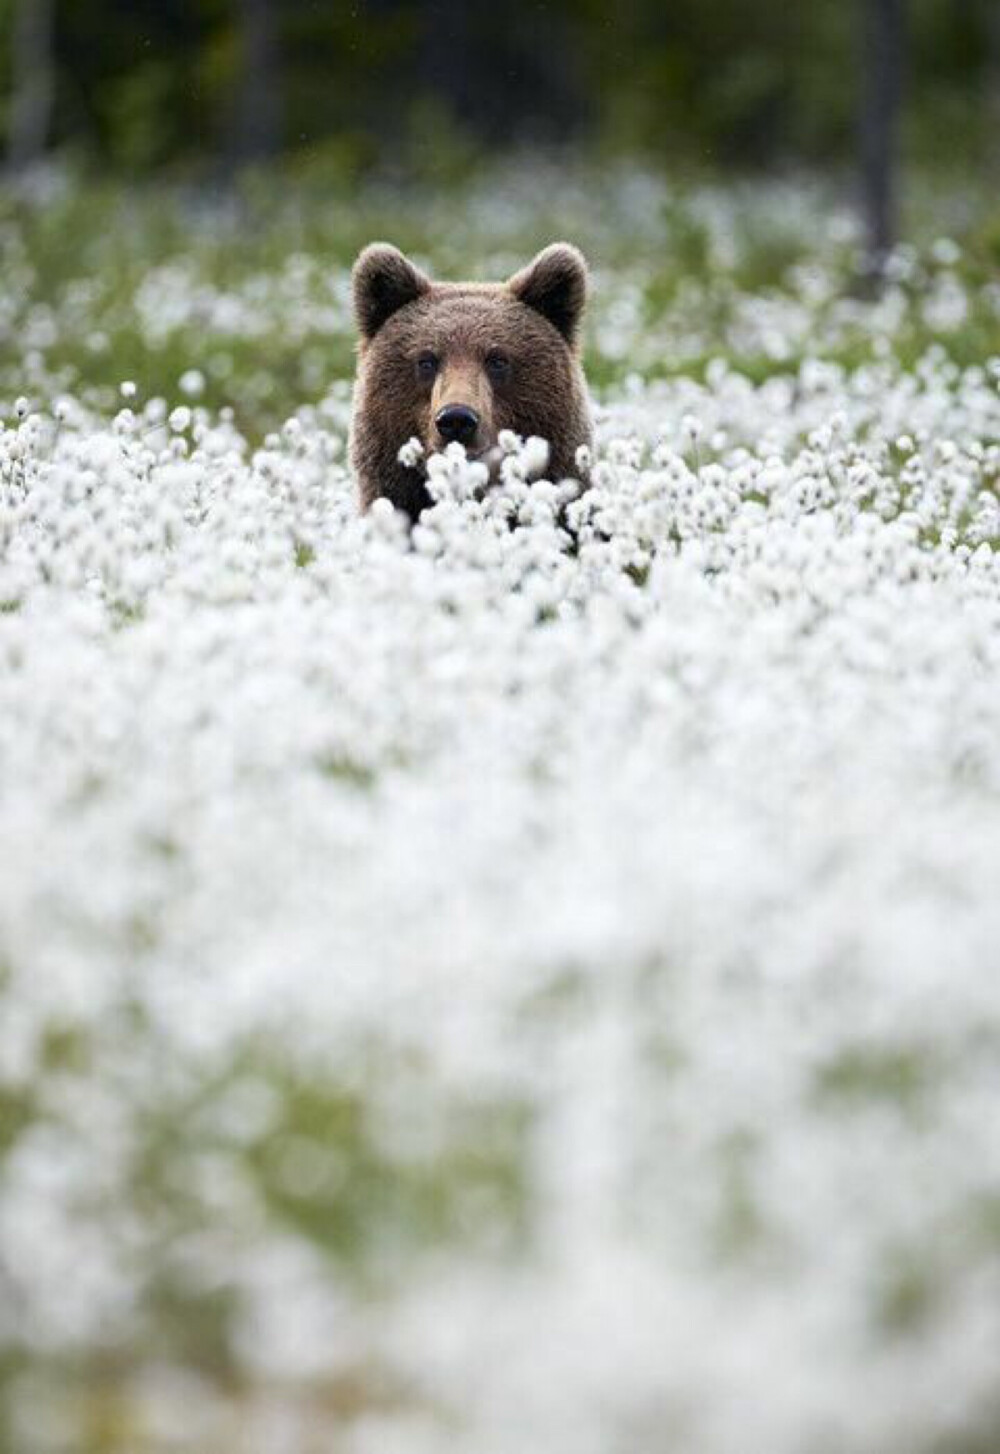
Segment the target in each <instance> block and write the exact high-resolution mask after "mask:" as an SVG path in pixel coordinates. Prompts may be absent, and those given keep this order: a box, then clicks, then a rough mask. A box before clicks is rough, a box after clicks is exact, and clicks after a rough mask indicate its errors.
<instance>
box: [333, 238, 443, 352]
mask: <svg viewBox="0 0 1000 1454" xmlns="http://www.w3.org/2000/svg"><path fill="white" fill-rule="evenodd" d="M351 284H352V287H353V290H354V317H355V319H356V320H357V325H358V332H359V333H360V334H361V337H362V338H364V339H366V340H367V339H370V338H374V337H375V335H376V333H377V332H378V331H379V329H380V328H381V327H382V324H383V323H385V321H386V319H387V318H391V317H392V315H393V314H394V313H395V312H397V310H398V309H400V308H402V307H403V305H404V304H405V303H412V302H413V300H414V299H415V298H419V297H420V296H421V294H423V293H426V292H427V291H428V289H429V288H430V286H431V280H430V278H428V277H427V276H426V274H425V273H422V272H421V271H420V269H419V268H415V267H414V266H413V264H412V263H411V262H410V260H409V258H408V257H404V256H403V254H402V253H401V252H400V250H399V248H398V247H393V246H392V245H391V244H390V243H388V242H372V243H369V245H368V246H367V247H366V248H365V249H364V250H363V251H362V252H360V253H359V254H358V259H357V262H356V263H355V264H354V271H353V272H352V274H351Z"/></svg>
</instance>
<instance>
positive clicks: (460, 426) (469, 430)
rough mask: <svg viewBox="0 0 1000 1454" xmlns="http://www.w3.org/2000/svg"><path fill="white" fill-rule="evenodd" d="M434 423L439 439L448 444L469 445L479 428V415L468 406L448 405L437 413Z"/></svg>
mask: <svg viewBox="0 0 1000 1454" xmlns="http://www.w3.org/2000/svg"><path fill="white" fill-rule="evenodd" d="M434 423H435V424H436V425H437V430H438V433H439V434H440V436H441V438H442V439H444V440H446V441H447V442H448V443H449V444H450V443H451V442H452V440H457V441H458V443H459V444H470V443H471V442H472V440H473V439H474V438H475V435H476V430H477V429H478V428H479V415H478V414H477V413H476V411H475V409H470V408H469V406H468V404H448V405H446V406H445V408H444V409H442V410H441V411H440V412H439V414H438V415H437V417H436V419H435V420H434Z"/></svg>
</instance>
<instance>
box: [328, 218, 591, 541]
mask: <svg viewBox="0 0 1000 1454" xmlns="http://www.w3.org/2000/svg"><path fill="white" fill-rule="evenodd" d="M353 285H354V311H355V315H356V318H357V325H358V332H359V334H360V341H359V345H358V353H359V358H358V373H357V381H356V384H355V391H354V413H353V419H352V424H351V461H352V464H353V466H354V469H355V472H356V474H357V478H358V489H359V494H360V503H361V508H362V509H363V510H366V509H367V508H368V506H369V505H370V504H371V503H372V501H373V500H375V499H377V498H378V497H379V496H386V497H387V498H388V499H390V500H391V501H392V503H393V504H394V505H396V506H397V507H398V508H399V509H401V510H404V511H406V513H407V514H408V515H409V516H410V517H411V519H416V517H417V516H418V515H419V514H420V512H421V510H423V509H424V508H425V507H426V506H427V505H429V504H430V503H431V499H430V495H429V494H428V491H427V487H426V484H425V482H424V474H423V471H422V468H421V467H420V466H419V465H417V466H412V467H411V466H409V465H404V464H402V463H400V460H399V451H400V448H401V447H402V446H403V445H404V444H406V443H407V441H408V440H410V439H411V438H413V437H416V438H417V439H418V440H419V441H420V443H421V444H422V446H423V449H424V453H425V455H427V454H432V453H434V452H436V451H438V450H441V449H444V448H445V446H446V445H448V444H449V443H451V442H452V441H458V443H460V444H462V445H464V446H465V448H466V450H467V452H468V454H469V456H470V457H472V458H480V459H482V458H486V459H487V460H488V462H490V463H495V460H496V457H497V450H496V443H497V436H498V435H499V433H500V431H501V430H504V429H509V430H513V431H514V433H516V434H519V435H522V436H523V437H524V438H527V437H528V436H529V435H533V434H534V435H539V436H541V438H543V439H545V440H547V441H548V444H549V448H550V454H549V464H548V468H547V470H546V474H547V475H548V476H549V477H551V478H552V479H555V480H560V479H564V478H566V477H567V476H575V477H577V478H579V475H580V470H579V467H578V465H577V463H576V451H577V450H578V448H579V447H580V446H581V445H584V444H589V443H590V440H591V422H590V411H589V408H588V403H587V386H586V381H585V379H584V376H583V369H582V367H581V365H580V353H579V335H580V323H581V319H582V315H583V309H584V305H585V303H586V300H587V265H586V263H585V261H584V259H583V256H582V254H581V253H580V252H578V251H577V249H576V248H575V247H572V246H570V244H569V243H565V242H557V243H553V244H552V245H551V247H547V248H545V249H544V250H543V251H542V252H540V253H539V254H538V256H537V257H536V258H535V259H534V261H533V262H531V263H529V264H528V266H527V267H526V268H524V269H522V271H521V272H519V273H515V274H514V276H513V277H512V278H510V279H509V280H508V281H507V282H506V283H438V282H432V281H431V279H430V278H428V277H427V276H426V274H424V273H422V272H421V271H420V270H419V268H416V267H414V265H413V263H411V262H410V261H409V259H408V258H406V257H404V256H403V254H402V253H401V252H400V251H399V250H398V249H397V248H395V247H391V246H390V245H389V244H388V243H380V242H377V243H372V244H371V245H370V246H369V247H366V248H365V249H364V251H363V252H362V253H361V254H360V256H359V257H358V259H357V262H356V263H355V265H354V274H353Z"/></svg>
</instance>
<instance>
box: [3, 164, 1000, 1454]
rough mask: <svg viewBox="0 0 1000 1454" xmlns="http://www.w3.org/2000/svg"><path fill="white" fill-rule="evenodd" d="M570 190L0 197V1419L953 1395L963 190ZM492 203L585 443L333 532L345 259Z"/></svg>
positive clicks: (817, 1432)
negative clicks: (872, 235)
mask: <svg viewBox="0 0 1000 1454" xmlns="http://www.w3.org/2000/svg"><path fill="white" fill-rule="evenodd" d="M542 199H544V206H542V205H540V204H541V200H542ZM599 200H600V205H595V200H594V195H593V189H592V187H583V186H577V185H576V184H573V183H571V182H570V181H567V180H563V181H562V182H559V183H556V182H555V181H554V179H553V178H551V177H540V178H538V179H535V180H534V181H532V180H531V179H527V180H524V179H522V180H521V181H519V182H518V183H517V184H515V183H514V182H513V181H509V182H508V183H507V184H505V185H498V186H495V187H494V188H493V189H492V190H490V189H489V188H485V187H484V188H482V189H481V190H478V191H476V192H475V193H474V194H470V195H468V196H465V197H464V198H459V199H458V200H456V199H455V198H454V197H453V196H452V197H449V196H447V195H443V196H442V197H440V198H438V199H435V198H432V197H421V198H415V199H414V198H410V199H405V198H404V199H401V198H394V197H392V196H391V195H386V196H374V197H366V198H363V199H361V200H360V201H356V202H355V203H354V204H352V206H351V207H347V206H346V204H345V206H344V207H343V208H342V209H341V211H340V212H337V210H336V209H332V210H331V211H330V212H329V213H327V212H326V211H324V208H323V207H322V206H321V205H320V203H319V202H317V201H315V200H310V199H308V198H301V199H299V201H298V202H296V203H295V204H293V203H291V202H289V201H286V202H285V204H284V206H283V208H282V209H280V215H277V213H278V209H276V213H275V215H274V216H271V215H269V214H267V213H266V211H265V213H264V214H263V215H262V214H261V213H260V212H258V213H256V214H254V215H252V216H250V218H249V219H248V218H247V217H246V216H245V215H233V216H226V215H224V214H220V213H218V212H206V211H205V210H203V209H198V208H195V207H193V206H192V205H190V204H185V203H184V202H183V201H176V202H174V203H171V204H169V207H168V206H167V204H164V203H162V202H153V201H152V200H150V199H146V200H143V199H141V198H136V197H131V198H129V197H118V198H111V197H102V198H96V197H89V198H88V197H86V196H78V195H76V194H75V193H73V192H72V189H70V191H69V192H66V191H64V190H62V189H61V188H60V187H59V186H56V187H55V188H54V190H53V191H52V192H51V194H50V195H45V196H42V197H39V198H36V199H34V200H29V201H24V200H23V199H22V200H20V201H17V202H13V201H11V200H10V199H8V200H6V201H4V202H3V203H2V204H0V250H2V258H3V266H4V276H5V279H6V280H7V283H8V285H9V286H8V288H7V290H6V291H5V293H4V295H3V297H2V298H0V408H2V411H3V416H4V422H3V428H2V432H0V844H2V858H0V1450H2V1451H3V1454H215V1451H220V1454H221V1451H223V1450H225V1451H227V1454H230V1451H231V1454H458V1451H462V1454H467V1451H473V1450H474V1451H475V1454H529V1451H531V1454H534V1451H545V1454H681V1451H683V1454H734V1451H740V1454H903V1451H905V1454H992V1451H995V1450H996V1449H997V1448H998V1447H1000V1119H998V1115H997V1107H998V1095H1000V978H998V976H1000V892H998V882H1000V880H998V873H1000V752H998V742H1000V554H998V547H1000V494H998V481H1000V392H998V383H1000V286H998V284H997V282H996V276H995V266H994V271H993V272H992V273H991V271H990V264H989V257H990V254H989V250H988V248H984V245H983V243H982V238H983V236H984V235H985V234H984V233H983V232H982V231H981V230H980V231H979V232H977V231H976V227H977V226H978V225H979V224H978V222H977V220H976V216H975V214H974V211H973V210H972V209H970V210H969V212H968V215H967V216H966V214H965V213H962V212H961V209H960V204H959V203H958V202H956V201H955V200H954V199H952V203H951V212H949V214H948V215H949V217H953V216H954V215H955V213H956V210H957V212H958V215H959V219H960V221H961V219H962V218H964V219H965V220H964V221H962V222H961V226H962V227H965V228H966V232H965V233H964V234H963V233H962V232H961V228H960V226H959V224H958V223H955V224H954V227H953V230H954V231H955V233H956V234H957V235H958V240H957V241H956V240H955V238H953V237H952V236H946V237H942V236H941V235H940V230H941V229H940V226H930V227H929V229H928V228H927V227H925V229H924V234H925V235H924V234H921V236H920V237H918V240H917V242H916V243H915V244H914V245H913V246H912V247H908V248H906V249H902V250H901V251H900V252H899V253H898V255H897V256H896V257H895V258H894V260H893V267H892V274H891V277H890V282H889V285H888V286H887V288H886V290H885V292H884V293H883V295H882V297H881V298H880V300H879V301H877V302H872V301H866V300H865V299H864V298H862V297H859V296H856V295H855V294H853V293H852V292H851V291H850V289H849V286H848V284H849V279H850V275H851V270H852V268H853V265H854V262H855V261H856V258H855V239H854V234H853V230H852V225H851V222H850V219H849V216H848V215H847V214H845V213H844V212H843V211H842V210H841V209H840V208H838V206H837V205H836V203H835V202H833V201H831V200H830V199H829V198H827V197H825V196H824V195H823V194H822V193H821V192H820V191H819V190H817V189H812V188H807V187H805V186H782V187H778V186H771V187H768V188H761V187H758V188H757V189H756V190H755V191H750V190H747V191H745V192H741V191H739V190H732V191H730V192H718V191H714V190H711V189H702V190H698V191H695V192H693V193H690V194H688V195H686V196H684V197H679V196H677V195H675V194H674V193H672V192H670V191H669V190H668V189H666V188H665V187H664V186H662V185H661V184H658V183H654V182H653V181H651V180H649V179H647V178H642V177H631V178H628V177H626V178H622V179H618V181H617V182H616V183H615V184H614V186H613V187H612V186H611V185H610V184H608V185H607V192H606V195H604V196H603V198H602V199H599ZM928 213H929V216H930V217H931V219H932V221H933V217H934V208H933V206H930V207H929V209H928ZM553 217H555V218H557V219H558V222H557V224H555V225H553V224H552V222H551V219H552V218H553ZM393 220H395V224H396V225H395V227H393ZM553 231H554V232H555V233H558V234H559V235H567V236H570V237H572V238H573V239H574V240H577V241H579V242H580V243H581V244H582V245H583V246H584V248H585V249H586V250H587V251H588V253H589V255H590V258H591V262H592V264H593V267H594V273H595V286H596V298H595V305H594V311H593V316H592V320H591V327H590V340H589V354H588V358H589V364H590V372H591V376H592V378H593V380H594V383H595V386H596V390H597V395H598V410H597V413H598V424H599V429H598V433H599V444H598V448H597V461H596V464H595V469H594V475H593V478H594V487H593V488H592V489H591V490H590V492H589V493H587V494H585V495H578V494H576V492H575V491H574V490H573V489H572V488H571V487H566V486H563V487H558V488H557V487H555V486H553V485H552V484H551V483H548V482H546V481H545V480H544V477H543V475H544V471H540V470H539V469H538V459H537V451H535V450H533V449H527V450H525V449H519V448H517V447H515V446H514V445H511V448H510V453H509V458H508V461H507V463H506V465H505V482H504V484H503V485H502V487H500V488H498V489H497V490H496V491H494V492H493V493H491V494H489V495H488V496H487V497H486V498H485V499H480V498H478V496H477V494H476V492H475V491H474V490H473V488H472V486H473V485H474V484H475V480H474V476H472V475H470V472H469V470H468V468H467V467H466V466H465V465H464V464H463V462H462V461H460V460H442V461H439V462H437V463H436V464H435V466H434V490H435V494H436V498H437V500H438V503H437V504H436V506H435V508H434V509H433V510H432V511H431V512H430V513H429V514H427V515H426V516H425V517H424V519H423V521H422V522H421V524H420V525H419V527H418V528H417V529H416V530H415V531H414V532H413V534H412V535H410V534H409V533H408V532H407V531H406V529H405V528H404V527H403V524H402V522H401V521H400V520H399V519H398V518H396V517H394V515H393V513H392V511H391V510H390V509H388V508H382V507H376V509H375V510H373V511H372V513H371V515H370V516H369V517H368V518H367V519H365V520H360V519H358V518H357V516H356V512H355V507H354V497H353V483H352V480H351V478H350V476H349V473H348V469H347V465H346V448H345V442H346V431H347V426H348V419H349V408H350V342H351V321H350V317H349V312H348V273H349V266H350V262H351V259H352V256H353V252H354V250H355V248H356V247H357V245H358V244H359V243H361V242H364V241H367V240H368V239H369V238H370V237H372V236H378V235H389V236H390V237H392V239H393V240H394V241H397V242H400V243H401V244H403V245H405V246H409V247H410V248H411V249H412V250H413V251H414V253H415V255H416V256H417V258H418V260H421V261H423V262H425V263H426V265H427V266H428V267H431V268H434V269H437V270H439V271H440V272H441V273H442V275H452V276H454V275H458V274H461V273H463V272H468V271H472V270H475V271H478V272H479V273H480V274H482V275H485V276H491V275H492V276H503V275H505V274H506V273H509V272H510V271H511V270H512V266H515V265H516V264H517V263H518V262H520V261H523V260H524V259H525V258H526V257H528V256H530V254H531V251H532V249H533V248H534V247H535V246H536V245H537V244H538V243H539V242H544V241H548V240H550V234H551V233H552V232H553ZM977 249H979V250H978V251H977ZM991 351H992V352H991ZM269 431H270V432H269ZM540 476H541V477H540ZM564 524H568V525H569V526H570V527H571V532H572V533H571V534H570V533H568V532H567V531H566V529H564V528H563V527H564Z"/></svg>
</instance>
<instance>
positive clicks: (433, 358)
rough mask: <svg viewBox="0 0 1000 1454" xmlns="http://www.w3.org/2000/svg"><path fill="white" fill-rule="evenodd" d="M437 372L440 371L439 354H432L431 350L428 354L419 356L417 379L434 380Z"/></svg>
mask: <svg viewBox="0 0 1000 1454" xmlns="http://www.w3.org/2000/svg"><path fill="white" fill-rule="evenodd" d="M437 371H438V357H437V354H436V353H431V352H430V350H429V349H428V351H427V352H426V353H422V354H421V355H420V356H419V358H418V359H417V377H418V378H420V379H427V380H430V379H432V378H433V377H434V375H435V374H436V373H437Z"/></svg>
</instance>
